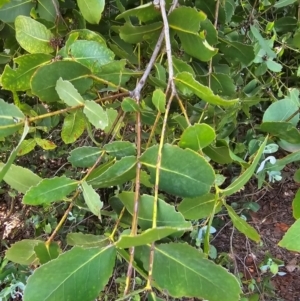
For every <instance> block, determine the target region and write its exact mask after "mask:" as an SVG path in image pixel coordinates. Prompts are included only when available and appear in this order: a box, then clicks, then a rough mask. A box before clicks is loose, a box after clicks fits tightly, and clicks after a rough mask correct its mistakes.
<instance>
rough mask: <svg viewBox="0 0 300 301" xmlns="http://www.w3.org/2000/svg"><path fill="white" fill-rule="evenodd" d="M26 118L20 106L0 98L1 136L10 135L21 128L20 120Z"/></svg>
mask: <svg viewBox="0 0 300 301" xmlns="http://www.w3.org/2000/svg"><path fill="white" fill-rule="evenodd" d="M24 119H25V115H24V114H23V113H22V112H21V111H20V110H19V108H18V107H16V106H15V105H13V104H9V103H7V102H5V101H4V100H3V99H1V98H0V137H6V136H9V135H11V134H13V133H15V132H16V131H17V130H19V129H20V127H21V124H19V122H21V121H23V120H24Z"/></svg>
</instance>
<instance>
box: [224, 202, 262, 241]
mask: <svg viewBox="0 0 300 301" xmlns="http://www.w3.org/2000/svg"><path fill="white" fill-rule="evenodd" d="M225 206H226V209H227V211H228V214H229V216H230V219H231V221H232V223H233V225H234V226H235V227H236V228H237V229H238V230H239V231H240V232H242V233H243V234H245V235H246V236H247V237H249V238H250V239H252V240H253V241H255V242H259V241H260V236H259V234H258V233H257V231H256V230H255V229H254V228H253V227H251V226H250V225H249V224H248V223H247V222H246V221H245V220H244V219H242V218H241V217H239V216H238V215H237V214H236V212H235V211H234V210H233V208H232V207H231V206H229V205H227V204H226V203H225Z"/></svg>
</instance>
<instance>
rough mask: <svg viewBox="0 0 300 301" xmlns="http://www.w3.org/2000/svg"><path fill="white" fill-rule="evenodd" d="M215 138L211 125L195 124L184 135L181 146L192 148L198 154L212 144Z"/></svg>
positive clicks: (180, 142)
mask: <svg viewBox="0 0 300 301" xmlns="http://www.w3.org/2000/svg"><path fill="white" fill-rule="evenodd" d="M215 138H216V134H215V131H214V129H213V128H212V127H210V126H209V125H207V124H205V123H202V124H193V125H192V126H190V127H188V128H186V129H185V130H184V132H183V133H182V135H181V137H180V141H179V146H180V147H182V148H190V149H192V150H194V151H196V152H197V151H199V150H201V149H202V148H204V147H206V146H208V145H209V144H211V143H212V142H213V140H214V139H215Z"/></svg>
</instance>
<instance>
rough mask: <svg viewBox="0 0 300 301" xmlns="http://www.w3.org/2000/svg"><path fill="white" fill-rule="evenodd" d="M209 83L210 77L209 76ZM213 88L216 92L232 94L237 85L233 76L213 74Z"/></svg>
mask: <svg viewBox="0 0 300 301" xmlns="http://www.w3.org/2000/svg"><path fill="white" fill-rule="evenodd" d="M207 84H208V77H207ZM211 89H212V90H213V92H214V93H216V94H220V95H226V96H231V95H234V94H235V90H236V86H235V84H234V81H233V79H232V77H230V76H229V75H227V74H222V73H212V74H211Z"/></svg>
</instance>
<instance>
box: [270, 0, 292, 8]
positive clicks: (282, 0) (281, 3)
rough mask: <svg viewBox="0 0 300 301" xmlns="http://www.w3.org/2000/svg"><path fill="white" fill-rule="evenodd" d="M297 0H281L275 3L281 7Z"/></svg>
mask: <svg viewBox="0 0 300 301" xmlns="http://www.w3.org/2000/svg"><path fill="white" fill-rule="evenodd" d="M294 2H296V0H279V1H277V2H276V3H275V4H274V7H276V8H281V7H285V6H288V5H290V4H293V3H294Z"/></svg>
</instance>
